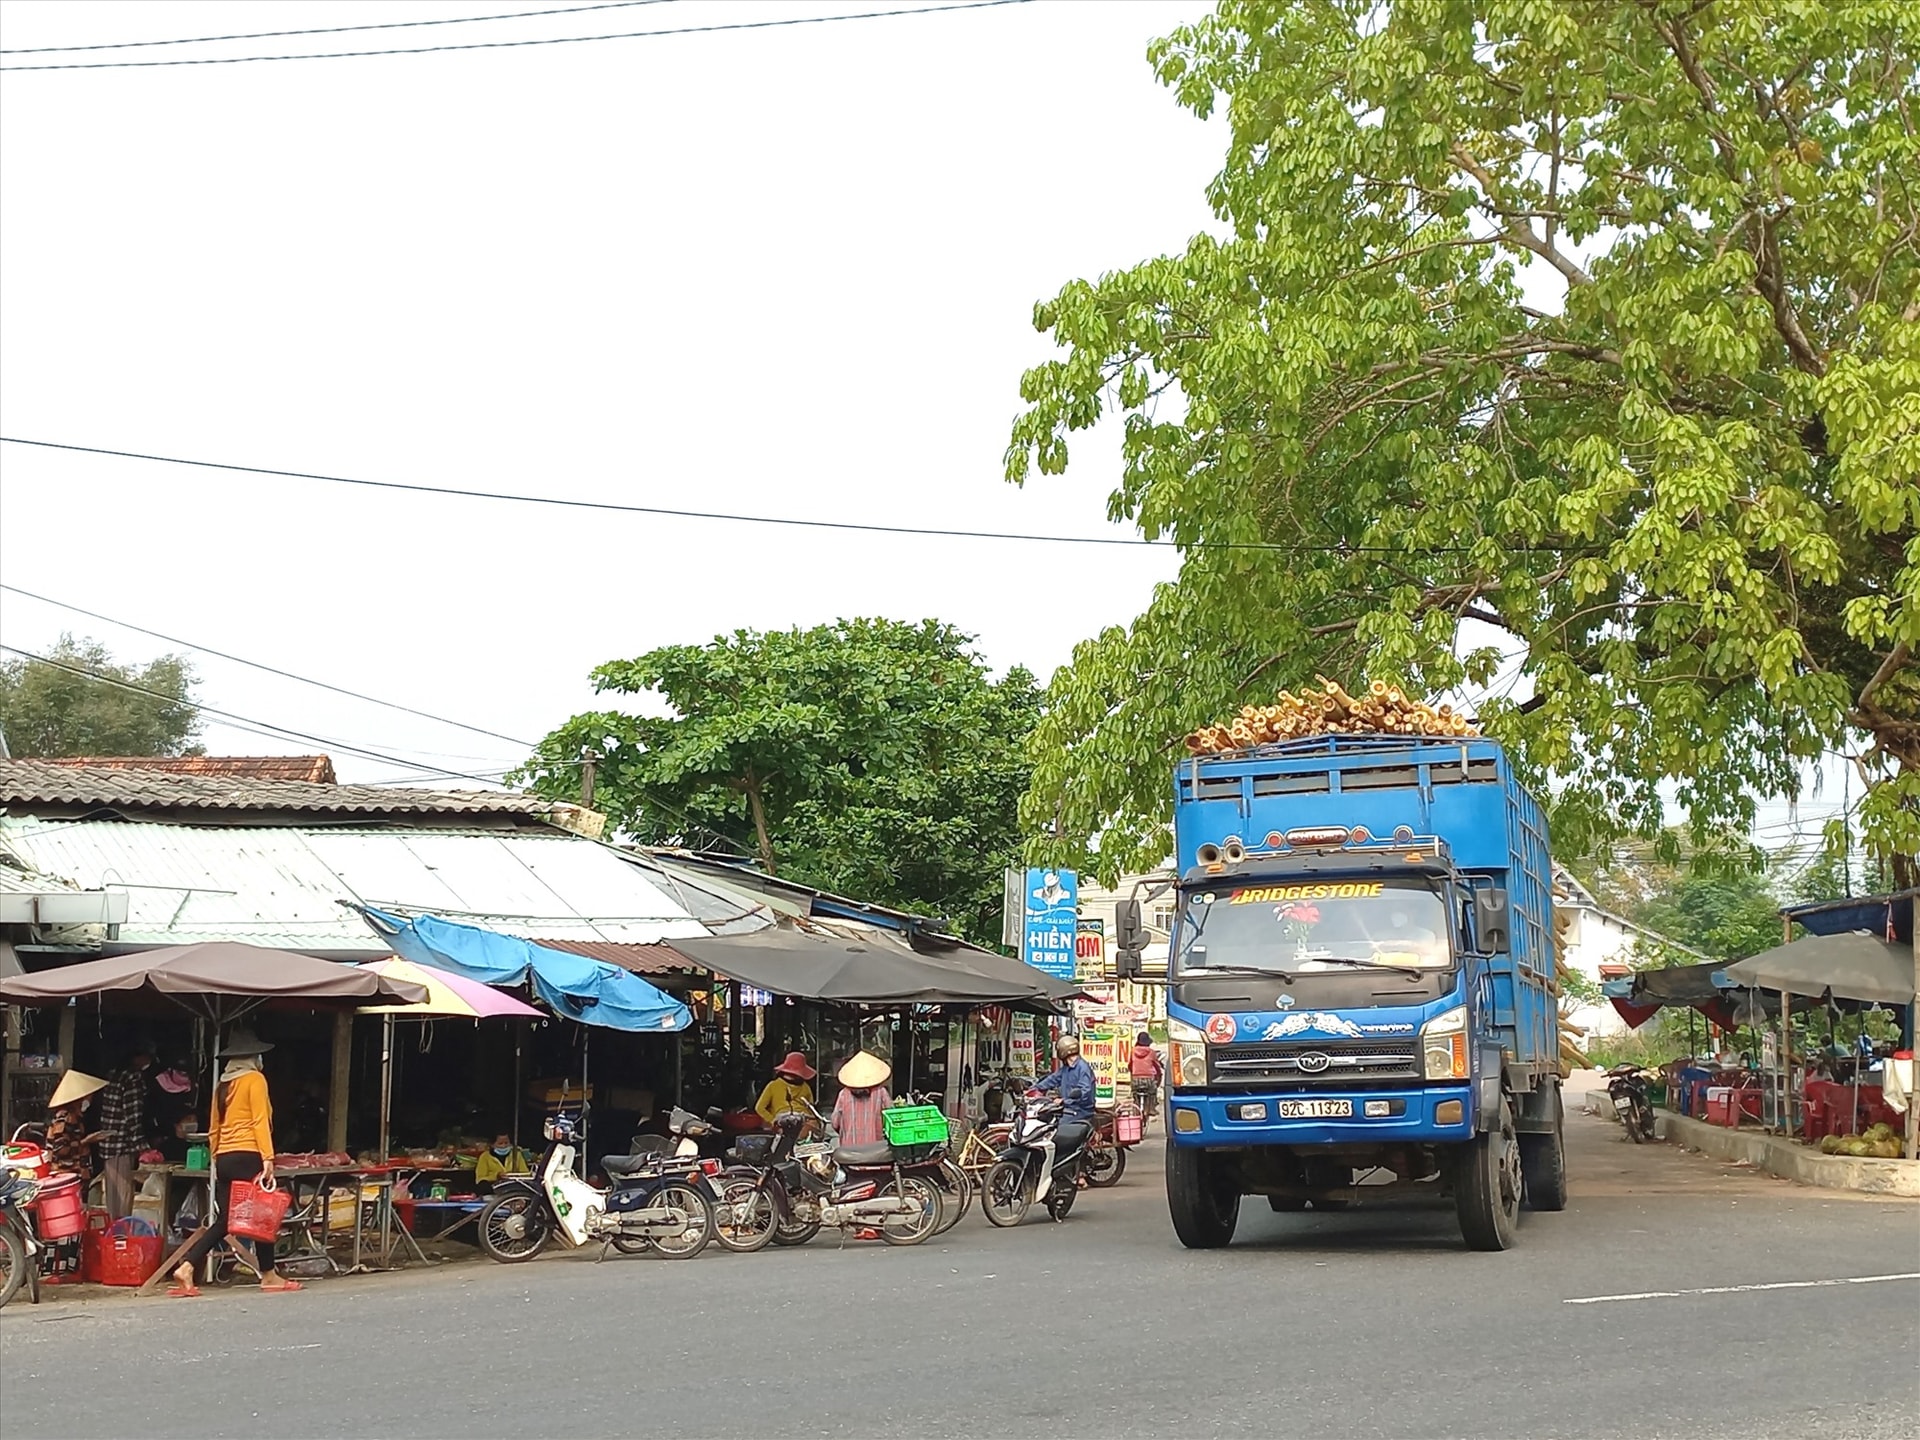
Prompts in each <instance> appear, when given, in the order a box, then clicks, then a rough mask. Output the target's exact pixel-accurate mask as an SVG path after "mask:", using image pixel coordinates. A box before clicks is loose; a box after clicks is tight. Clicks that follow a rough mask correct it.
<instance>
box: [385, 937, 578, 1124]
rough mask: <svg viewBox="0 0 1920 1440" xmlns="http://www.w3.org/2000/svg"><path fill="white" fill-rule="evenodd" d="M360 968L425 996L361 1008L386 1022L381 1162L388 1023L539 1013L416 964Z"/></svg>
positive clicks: (388, 1097) (389, 1075)
mask: <svg viewBox="0 0 1920 1440" xmlns="http://www.w3.org/2000/svg"><path fill="white" fill-rule="evenodd" d="M360 968H361V969H362V970H366V971H370V972H371V973H373V974H375V975H384V976H386V977H387V978H388V979H390V980H400V981H403V982H406V983H409V984H414V985H419V986H421V987H422V988H423V989H425V990H426V992H427V998H426V999H425V1000H421V1001H417V1002H415V1003H414V1004H411V1005H369V1006H367V1007H366V1011H365V1013H367V1014H370V1015H379V1016H383V1017H384V1020H385V1023H384V1025H383V1026H382V1030H381V1036H380V1158H381V1159H382V1160H385V1159H386V1158H387V1156H388V1154H389V1153H390V1149H389V1143H388V1125H389V1122H390V1119H391V1117H392V1114H393V1024H394V1020H395V1019H396V1018H402V1017H406V1016H414V1017H416V1018H419V1019H423V1020H425V1019H433V1018H436V1017H440V1016H456V1017H460V1018H463V1019H470V1020H485V1019H494V1018H506V1019H521V1020H538V1019H539V1018H540V1012H539V1011H538V1010H536V1009H534V1008H533V1006H531V1005H528V1004H526V1003H525V1002H524V1001H520V1000H516V999H514V998H513V996H511V995H505V994H502V993H501V992H500V991H498V990H496V989H494V988H493V987H492V986H491V985H482V984H481V983H480V982H479V981H478V980H468V979H465V978H464V977H462V976H459V975H453V974H449V973H448V972H447V971H445V970H434V969H430V968H429V967H427V966H425V965H416V964H414V963H413V962H412V961H411V960H402V959H400V958H399V957H398V956H396V957H394V958H393V959H391V960H376V961H374V962H373V963H372V964H370V965H362V966H361V967H360ZM516 1128H517V1127H516Z"/></svg>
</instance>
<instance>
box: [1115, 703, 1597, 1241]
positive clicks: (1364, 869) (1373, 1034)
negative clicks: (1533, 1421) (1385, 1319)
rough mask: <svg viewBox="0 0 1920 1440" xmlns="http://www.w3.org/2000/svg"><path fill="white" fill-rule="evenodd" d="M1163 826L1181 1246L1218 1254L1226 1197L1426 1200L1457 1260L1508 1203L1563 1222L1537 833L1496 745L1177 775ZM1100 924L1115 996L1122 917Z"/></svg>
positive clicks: (1505, 1217)
mask: <svg viewBox="0 0 1920 1440" xmlns="http://www.w3.org/2000/svg"><path fill="white" fill-rule="evenodd" d="M1173 817H1174V822H1173V828H1174V851H1175V862H1174V876H1173V879H1172V881H1171V884H1172V887H1173V889H1174V892H1175V898H1176V906H1175V910H1174V921H1173V926H1172V938H1171V941H1170V943H1169V945H1168V954H1167V984H1168V985H1169V987H1170V989H1169V992H1168V1003H1167V1038H1168V1042H1169V1063H1168V1066H1167V1087H1166V1095H1165V1100H1164V1106H1165V1112H1166V1119H1167V1129H1166V1135H1167V1156H1166V1184H1167V1207H1168V1210H1169V1211H1170V1213H1171V1215H1172V1218H1173V1227H1174V1230H1175V1232H1176V1233H1177V1234H1178V1236H1179V1238H1180V1241H1181V1243H1182V1244H1184V1245H1186V1246H1188V1247H1189V1248H1196V1249H1206V1248H1212V1247H1216V1246H1222V1245H1225V1244H1227V1243H1228V1242H1229V1241H1231V1240H1232V1238H1233V1232H1234V1226H1235V1223H1236V1221H1237V1219H1238V1216H1239V1210H1240V1202H1241V1199H1242V1197H1243V1196H1248V1195H1262V1196H1265V1197H1266V1198H1267V1201H1268V1203H1269V1205H1271V1206H1272V1208H1273V1209H1275V1210H1282V1211H1283V1210H1299V1209H1304V1208H1306V1207H1307V1206H1308V1205H1309V1204H1310V1205H1312V1206H1313V1207H1314V1208H1315V1209H1316V1210H1320V1209H1340V1208H1345V1207H1346V1206H1348V1205H1350V1204H1352V1203H1354V1202H1355V1201H1356V1200H1361V1199H1365V1198H1369V1197H1374V1196H1382V1195H1387V1194H1393V1193H1396V1192H1398V1193H1402V1194H1405V1193H1413V1194H1424V1195H1430V1196H1434V1197H1436V1198H1440V1197H1451V1199H1452V1201H1453V1203H1454V1206H1455V1208H1456V1210H1457V1212H1458V1215H1459V1221H1460V1230H1461V1233H1462V1235H1463V1236H1464V1238H1465V1240H1466V1243H1467V1245H1468V1246H1469V1247H1470V1248H1472V1249H1475V1250H1504V1249H1506V1248H1508V1247H1509V1246H1510V1245H1511V1244H1512V1243H1513V1241H1514V1237H1515V1229H1516V1225H1517V1222H1518V1218H1519V1210H1520V1207H1521V1205H1522V1203H1523V1202H1524V1203H1525V1204H1526V1205H1527V1206H1528V1207H1529V1208H1530V1209H1533V1210H1559V1209H1561V1208H1563V1207H1564V1206H1565V1204H1566V1194H1567V1190H1566V1164H1565V1152H1564V1148H1563V1144H1562V1106H1561V1099H1560V1070H1559V1020H1558V1013H1557V1009H1556V1006H1555V1003H1554V997H1553V990H1552V988H1551V987H1552V985H1553V974H1554V963H1555V962H1554V950H1553V939H1552V934H1553V930H1552V913H1551V908H1550V907H1551V903H1552V901H1551V894H1552V891H1551V873H1550V870H1551V863H1552V862H1551V860H1550V858H1549V852H1548V847H1547V829H1546V820H1545V817H1544V816H1543V815H1542V813H1541V810H1540V806H1539V804H1538V803H1537V802H1536V801H1535V800H1534V798H1533V797H1532V796H1531V795H1530V794H1528V793H1527V791H1526V790H1525V788H1523V787H1522V786H1521V785H1520V784H1519V783H1518V782H1517V781H1516V780H1515V778H1514V775H1513V771H1512V768H1511V766H1510V764H1509V762H1508V759H1507V756H1506V754H1505V752H1504V751H1502V749H1501V748H1500V746H1499V745H1497V744H1495V743H1494V742H1492V741H1489V740H1483V739H1438V738H1424V737H1413V736H1405V735H1326V736H1322V737H1319V738H1316V739H1305V740H1292V741H1284V742H1280V743H1276V744H1270V745H1264V746H1259V747H1256V748H1252V749H1247V750H1241V751H1237V752H1233V753H1229V754H1221V755H1200V756H1194V757H1191V758H1189V759H1186V760H1183V761H1181V762H1180V764H1179V765H1178V767H1177V768H1176V772H1175V777H1174V806H1173ZM1117 921H1118V924H1117V929H1118V931H1119V936H1118V939H1119V946H1118V950H1119V965H1120V972H1121V974H1122V975H1124V976H1128V977H1137V976H1138V975H1139V969H1140V966H1139V955H1140V949H1141V946H1142V943H1143V941H1144V939H1145V931H1144V930H1143V929H1142V927H1141V919H1140V898H1139V897H1138V896H1135V897H1133V898H1130V899H1128V900H1126V901H1123V902H1122V904H1121V906H1120V908H1119V914H1118V916H1117ZM1388 1176H1391V1179H1390V1180H1388V1179H1387V1178H1386V1177H1388ZM1357 1179H1358V1180H1365V1181H1366V1182H1367V1183H1365V1184H1357V1183H1356V1180H1357Z"/></svg>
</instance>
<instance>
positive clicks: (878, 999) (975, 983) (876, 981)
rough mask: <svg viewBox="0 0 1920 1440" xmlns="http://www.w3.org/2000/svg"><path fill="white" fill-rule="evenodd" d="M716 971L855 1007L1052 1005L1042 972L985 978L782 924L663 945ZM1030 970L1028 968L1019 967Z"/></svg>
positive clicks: (882, 945) (896, 949)
mask: <svg viewBox="0 0 1920 1440" xmlns="http://www.w3.org/2000/svg"><path fill="white" fill-rule="evenodd" d="M662 943H664V944H666V945H669V946H671V947H672V948H673V949H675V950H677V951H679V952H680V953H681V954H682V955H685V956H687V957H688V958H689V959H691V960H695V961H698V962H699V963H700V964H701V965H703V966H705V967H706V968H707V969H709V970H711V971H713V972H714V973H715V974H719V975H724V976H726V977H727V978H728V979H729V980H737V981H739V982H740V983H741V984H742V985H751V986H753V987H754V988H755V989H759V990H770V991H772V992H773V993H774V994H776V995H791V996H793V997H794V998H795V999H798V1000H830V1001H838V1002H843V1003H847V1004H855V1005H994V1004H1016V1005H1017V1004H1040V1005H1044V1004H1046V1003H1048V1001H1049V998H1050V997H1049V996H1048V993H1047V991H1046V989H1045V988H1044V987H1043V986H1042V985H1041V984H1040V983H1039V982H1040V981H1042V980H1044V979H1045V978H1046V977H1045V976H1043V975H1041V974H1040V973H1039V972H1038V971H1031V972H1029V974H1030V976H1031V978H1029V974H1019V975H999V976H994V975H985V974H980V973H976V972H975V971H973V970H970V969H964V968H962V967H961V966H959V965H957V964H951V963H948V957H947V956H945V955H941V956H939V957H935V956H931V955H919V954H915V953H914V952H913V951H911V950H908V949H907V948H906V947H904V946H902V945H898V944H895V943H894V942H893V941H891V940H881V939H875V940H867V939H859V940H854V939H849V938H847V937H845V936H841V935H814V934H808V933H806V932H804V931H800V930H789V929H786V928H784V927H780V928H776V929H771V930H760V931H756V932H754V933H753V934H751V935H714V936H705V937H702V938H699V939H682V938H678V937H676V938H673V939H669V940H666V941H664V942H662ZM1019 968H1020V969H1021V970H1023V971H1024V970H1027V967H1026V966H1020V967H1019Z"/></svg>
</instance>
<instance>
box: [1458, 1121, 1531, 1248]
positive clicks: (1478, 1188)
mask: <svg viewBox="0 0 1920 1440" xmlns="http://www.w3.org/2000/svg"><path fill="white" fill-rule="evenodd" d="M1454 1164H1455V1167H1456V1168H1455V1171H1454V1185H1453V1194H1454V1203H1455V1205H1456V1206H1457V1207H1458V1210H1459V1214H1460V1233H1461V1235H1462V1236H1464V1237H1465V1238H1466V1242H1467V1248H1468V1249H1469V1250H1505V1249H1508V1248H1509V1247H1511V1246H1512V1244H1513V1238H1514V1229H1515V1226H1516V1224H1517V1222H1518V1221H1519V1218H1520V1192H1521V1190H1522V1188H1523V1186H1524V1182H1523V1181H1522V1179H1521V1176H1520V1137H1519V1135H1518V1134H1516V1133H1515V1131H1514V1128H1513V1111H1512V1109H1511V1108H1510V1107H1509V1106H1508V1105H1507V1104H1506V1103H1505V1102H1502V1104H1501V1106H1500V1124H1499V1128H1498V1129H1495V1130H1492V1131H1490V1132H1488V1133H1487V1134H1485V1135H1477V1136H1475V1137H1474V1138H1473V1139H1472V1140H1469V1141H1468V1142H1467V1143H1466V1144H1465V1145H1462V1146H1461V1147H1460V1149H1459V1152H1458V1156H1457V1158H1456V1159H1455V1161H1454Z"/></svg>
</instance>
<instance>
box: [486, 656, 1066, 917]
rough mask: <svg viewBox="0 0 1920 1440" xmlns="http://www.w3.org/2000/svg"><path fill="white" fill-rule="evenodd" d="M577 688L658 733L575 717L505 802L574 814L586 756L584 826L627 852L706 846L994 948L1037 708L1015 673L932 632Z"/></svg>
mask: <svg viewBox="0 0 1920 1440" xmlns="http://www.w3.org/2000/svg"><path fill="white" fill-rule="evenodd" d="M593 681H594V685H595V686H596V688H598V689H599V690H600V691H602V692H603V693H611V694H616V695H628V696H648V697H652V698H653V699H654V700H655V701H657V702H658V703H659V704H660V705H662V706H663V707H664V708H665V710H666V711H667V713H666V714H664V715H662V714H634V713H631V712H628V711H621V710H608V711H599V712H595V713H592V714H586V715H577V716H575V717H574V718H573V719H571V720H569V721H568V722H567V723H566V724H565V725H563V726H561V727H560V728H559V729H558V730H556V731H554V732H553V733H552V734H551V735H549V736H548V737H547V738H546V739H545V740H544V741H542V742H541V745H540V750H539V753H538V754H537V755H536V756H535V757H534V758H533V760H531V761H530V762H529V764H528V765H527V767H526V768H525V769H524V770H523V771H522V772H521V774H520V775H519V777H518V778H519V779H520V781H521V782H523V783H529V784H530V785H531V786H532V788H534V789H535V790H537V791H538V792H540V793H541V794H544V795H548V796H551V797H553V798H555V799H566V800H577V799H579V798H580V766H579V764H578V761H579V758H580V755H581V752H582V750H583V749H585V750H591V751H592V752H593V753H594V754H595V755H596V756H597V757H598V758H597V763H596V787H595V795H594V807H595V808H596V809H599V810H602V811H605V812H606V813H607V814H608V815H609V816H610V817H611V818H612V819H614V820H615V821H616V823H617V824H618V825H619V826H620V828H621V829H622V830H624V831H625V832H627V833H628V834H629V835H631V836H633V837H634V838H636V839H638V840H640V841H642V842H645V843H654V844H701V843H704V842H706V841H707V840H709V839H711V838H714V837H717V838H718V839H719V840H720V841H721V842H722V843H723V844H724V845H726V846H728V847H729V848H731V849H733V850H734V851H735V852H736V853H739V854H743V855H751V856H753V857H755V858H756V859H757V860H758V861H759V862H760V864H761V865H762V866H764V867H765V868H766V869H767V870H769V871H773V872H776V873H778V874H780V875H782V876H784V877H787V878H790V879H794V880H798V881H800V882H802V883H804V884H809V885H815V886H818V887H820V888H822V889H826V890H832V891H835V892H837V893H841V894H845V895H848V896H850V897H853V898H856V899H860V900H868V901H875V902H878V903H880V904H884V905H889V906H894V907H897V908H901V909H907V910H917V911H921V912H923V913H924V912H931V913H934V914H938V915H942V916H945V917H947V918H949V919H951V920H953V921H954V922H955V924H956V926H957V928H958V929H959V930H960V931H961V932H962V933H963V934H965V935H967V936H968V937H969V938H971V939H974V940H979V941H985V942H997V941H998V939H999V934H1000V921H999V912H1000V905H1001V875H1002V872H1003V871H1004V869H1005V867H1006V866H1007V865H1009V864H1011V863H1013V861H1014V860H1015V859H1016V858H1017V857H1018V853H1019V830H1018V814H1017V807H1018V801H1019V797H1020V795H1021V794H1022V793H1023V792H1024V791H1025V789H1026V787H1027V783H1028V780H1029V777H1030V766H1029V763H1028V761H1027V759H1026V751H1025V746H1026V741H1027V738H1028V735H1029V734H1030V732H1031V730H1032V728H1033V724H1034V719H1035V716H1036V714H1037V710H1038V705H1039V690H1038V687H1037V685H1036V682H1035V680H1034V677H1033V676H1032V675H1031V674H1030V673H1028V672H1027V671H1025V670H1021V669H1015V670H1012V671H1009V672H1008V673H1007V675H1006V676H1005V677H1004V678H1002V679H1001V680H999V681H997V682H996V681H993V680H992V679H990V678H989V676H988V674H987V671H986V667H985V666H984V664H983V663H982V662H981V660H980V658H979V656H978V655H976V654H975V653H974V652H973V650H972V649H971V637H969V636H966V635H963V634H961V633H960V632H958V631H957V630H955V629H953V628H952V627H951V626H948V625H943V624H940V623H939V622H937V621H933V620H928V621H924V622H922V623H920V624H918V625H912V624H905V623H901V622H897V621H890V620H864V619H858V620H842V621H840V622H838V623H837V624H833V625H823V626H817V627H815V628H813V629H810V630H798V629H795V630H774V631H766V632H759V631H752V630H741V631H737V632H735V633H734V634H732V635H723V636H720V637H718V638H716V639H715V640H714V641H713V642H712V643H710V644H707V645H673V646H668V647H666V648H664V649H660V650H654V651H650V652H649V653H647V654H645V655H642V656H640V657H639V658H638V659H635V660H622V661H615V662H613V663H611V664H607V665H602V666H601V667H600V668H599V669H597V670H595V671H594V672H593Z"/></svg>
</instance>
